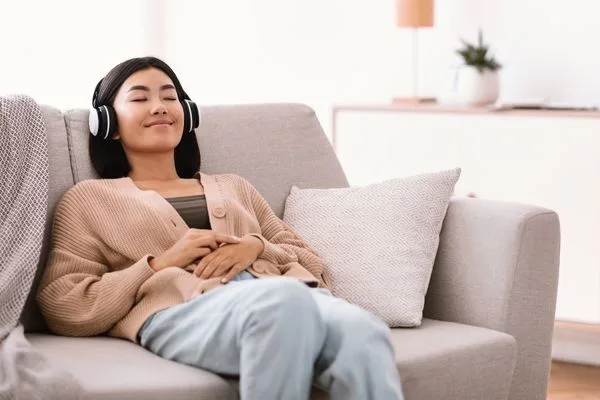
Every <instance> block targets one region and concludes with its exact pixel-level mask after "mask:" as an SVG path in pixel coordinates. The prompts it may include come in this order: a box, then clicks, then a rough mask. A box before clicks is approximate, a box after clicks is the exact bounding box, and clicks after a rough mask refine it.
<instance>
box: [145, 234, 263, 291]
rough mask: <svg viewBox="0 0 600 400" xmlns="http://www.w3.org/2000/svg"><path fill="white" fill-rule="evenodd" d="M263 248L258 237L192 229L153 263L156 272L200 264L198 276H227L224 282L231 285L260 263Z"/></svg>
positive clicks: (151, 262)
mask: <svg viewBox="0 0 600 400" xmlns="http://www.w3.org/2000/svg"><path fill="white" fill-rule="evenodd" d="M263 248H264V246H263V243H262V241H261V240H260V239H258V238H256V237H254V236H244V237H243V238H238V237H236V236H232V235H223V234H220V233H216V232H214V231H212V230H206V229H190V230H188V231H187V232H186V233H185V235H183V237H182V238H181V239H179V240H178V241H177V242H176V243H175V244H174V245H173V246H172V247H171V248H170V249H168V250H167V251H165V252H164V253H163V254H161V255H159V256H157V257H155V258H152V259H151V260H150V261H149V264H150V267H152V269H154V270H155V271H160V270H162V269H164V268H168V267H179V268H184V267H186V266H188V265H189V264H193V263H197V266H196V268H195V270H194V275H196V276H198V277H199V278H201V279H209V278H214V277H220V276H223V278H222V279H221V282H222V283H227V282H228V281H230V280H231V279H233V278H234V277H235V276H236V275H237V274H239V273H240V272H242V271H244V270H245V269H246V268H248V267H249V266H250V265H251V264H252V263H253V262H254V261H256V259H257V258H258V256H259V255H260V254H261V253H262V251H263Z"/></svg>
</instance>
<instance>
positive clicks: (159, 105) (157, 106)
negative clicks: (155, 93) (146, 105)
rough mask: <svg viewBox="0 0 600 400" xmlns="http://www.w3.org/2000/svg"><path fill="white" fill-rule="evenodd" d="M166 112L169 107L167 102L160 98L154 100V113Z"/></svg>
mask: <svg viewBox="0 0 600 400" xmlns="http://www.w3.org/2000/svg"><path fill="white" fill-rule="evenodd" d="M166 113H167V107H165V104H164V103H163V102H162V101H161V100H160V99H157V100H155V101H153V102H152V115H162V114H166Z"/></svg>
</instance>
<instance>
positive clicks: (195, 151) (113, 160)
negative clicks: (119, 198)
mask: <svg viewBox="0 0 600 400" xmlns="http://www.w3.org/2000/svg"><path fill="white" fill-rule="evenodd" d="M149 68H157V69H159V70H161V71H163V72H164V73H165V74H167V76H168V77H169V78H171V81H173V85H174V86H175V90H176V91H177V97H178V98H179V100H180V101H181V100H183V99H188V100H189V99H190V98H189V96H188V95H187V93H185V91H184V90H183V87H182V86H181V83H180V82H179V79H178V78H177V75H175V72H174V71H173V70H172V69H171V67H169V66H168V65H167V63H165V62H164V61H162V60H160V59H158V58H156V57H139V58H131V59H129V60H126V61H123V62H122V63H120V64H118V65H116V66H115V67H114V68H113V69H111V70H110V71H109V72H108V74H106V76H105V77H104V78H103V79H102V80H101V82H100V83H99V86H98V88H97V90H98V92H97V96H96V101H95V106H100V105H110V106H113V103H114V101H115V98H116V97H117V93H118V91H119V89H120V88H121V86H122V85H123V82H125V80H127V78H129V77H130V76H131V75H133V74H134V73H136V72H138V71H141V70H145V69H149ZM88 150H89V154H90V159H91V161H92V165H93V167H94V169H95V170H96V172H97V173H98V175H100V177H101V178H105V179H114V178H123V177H126V176H127V175H128V174H129V172H130V171H131V166H130V165H129V161H128V160H127V156H126V155H125V151H124V150H123V145H122V144H121V141H120V140H113V139H112V138H110V139H108V140H104V139H102V138H100V137H99V136H93V135H91V134H90V138H89V148H88ZM175 167H176V169H177V175H179V177H180V178H191V177H193V175H194V174H195V173H196V172H198V170H199V169H200V149H199V148H198V141H197V140H196V135H195V134H194V133H193V132H192V133H184V134H183V136H182V137H181V141H180V142H179V144H178V145H177V146H176V147H175Z"/></svg>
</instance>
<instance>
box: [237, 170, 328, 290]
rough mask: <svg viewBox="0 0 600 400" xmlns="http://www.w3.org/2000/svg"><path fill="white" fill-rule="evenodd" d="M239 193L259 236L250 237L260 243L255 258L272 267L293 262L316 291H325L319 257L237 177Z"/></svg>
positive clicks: (326, 284) (253, 190) (246, 182)
mask: <svg viewBox="0 0 600 400" xmlns="http://www.w3.org/2000/svg"><path fill="white" fill-rule="evenodd" d="M240 180H241V185H242V188H243V189H242V190H243V191H244V192H245V194H246V195H247V196H248V197H249V198H250V202H251V204H252V208H253V210H254V213H255V215H256V218H257V219H258V222H259V224H260V228H261V233H260V234H258V233H253V234H251V235H252V236H255V237H257V238H258V239H260V240H261V241H262V242H263V245H264V250H263V252H262V253H261V254H260V255H259V258H262V259H264V260H267V261H269V262H271V263H273V264H276V265H285V264H288V263H293V262H297V263H299V264H300V265H301V266H302V267H304V268H305V269H306V270H307V271H308V272H310V273H311V274H312V275H313V276H314V277H315V278H317V279H318V280H319V287H328V286H329V285H328V283H327V278H326V276H325V273H324V271H325V268H324V264H323V261H322V260H321V259H320V257H319V256H318V255H317V254H316V253H315V252H314V251H313V250H312V249H311V248H310V247H309V246H308V244H307V243H306V242H305V241H304V240H303V239H302V238H301V237H300V236H299V235H298V234H297V233H296V232H295V231H294V230H293V229H292V228H291V227H290V226H289V225H288V224H286V223H285V222H284V221H282V220H281V219H280V218H279V217H278V216H277V215H275V212H273V209H272V208H271V206H270V205H269V203H267V201H266V200H265V198H264V197H263V196H262V195H261V194H260V193H259V192H258V190H256V188H255V187H254V186H252V184H251V183H250V182H248V181H247V180H245V179H244V178H242V177H240Z"/></svg>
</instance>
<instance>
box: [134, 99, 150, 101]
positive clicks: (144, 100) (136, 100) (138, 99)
mask: <svg viewBox="0 0 600 400" xmlns="http://www.w3.org/2000/svg"><path fill="white" fill-rule="evenodd" d="M131 101H146V99H133V100H131Z"/></svg>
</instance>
